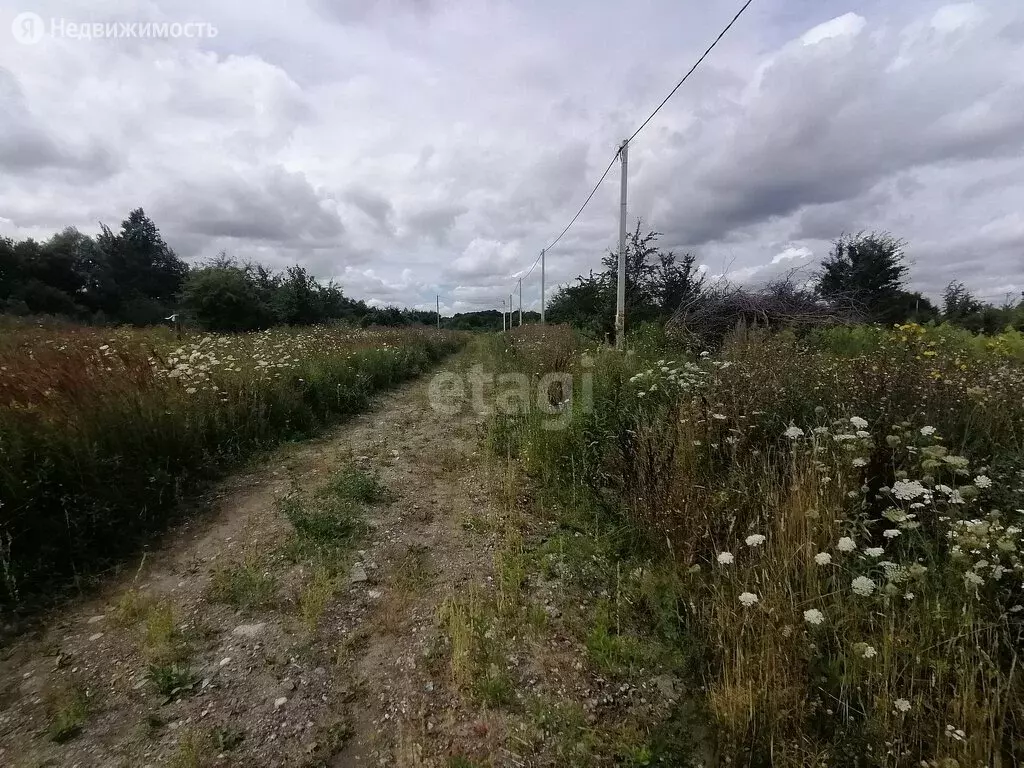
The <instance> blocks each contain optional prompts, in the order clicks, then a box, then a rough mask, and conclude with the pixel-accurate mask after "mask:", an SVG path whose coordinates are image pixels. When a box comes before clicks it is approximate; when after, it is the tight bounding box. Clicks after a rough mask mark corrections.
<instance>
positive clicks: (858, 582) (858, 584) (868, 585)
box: [851, 576, 875, 597]
mask: <svg viewBox="0 0 1024 768" xmlns="http://www.w3.org/2000/svg"><path fill="white" fill-rule="evenodd" d="M851 586H852V587H853V591H854V592H856V593H857V594H858V595H860V596H861V597H869V596H870V595H871V593H872V592H874V591H875V582H873V581H872V580H871V579H869V578H868V577H867V576H858V577H857V578H856V579H854V580H853V583H852V584H851Z"/></svg>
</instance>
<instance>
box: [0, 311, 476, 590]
mask: <svg viewBox="0 0 1024 768" xmlns="http://www.w3.org/2000/svg"><path fill="white" fill-rule="evenodd" d="M6 330H7V332H6V333H5V335H4V336H3V337H2V339H0V569H2V570H0V603H4V602H5V603H8V604H14V605H18V604H24V603H25V602H26V601H28V600H29V599H30V598H31V597H33V596H38V595H39V594H40V593H41V592H42V591H44V590H47V589H49V588H51V587H53V586H55V585H60V584H62V583H65V582H67V580H68V579H70V578H79V577H81V576H83V575H86V574H89V573H90V572H94V571H95V570H96V569H97V568H101V567H103V566H105V565H107V564H109V563H112V562H115V561H116V560H117V559H118V558H119V557H121V556H123V555H124V554H125V553H126V552H129V551H131V549H132V548H133V547H135V546H137V545H138V543H139V541H140V539H141V538H142V537H144V536H145V535H146V534H147V533H149V532H151V531H154V530H159V529H161V528H163V527H164V526H165V525H166V524H167V521H168V517H169V515H170V514H171V513H172V511H173V509H174V507H175V504H176V503H177V502H178V501H179V499H180V498H181V497H182V494H183V493H186V492H188V491H191V490H194V489H195V488H196V487H197V486H198V485H199V484H201V483H202V482H204V481H206V480H209V479H210V478H212V477H215V476H217V475H218V474H219V473H221V472H222V471H223V470H224V469H225V467H227V466H230V465H231V464H232V463H234V462H236V461H238V460H239V459H242V458H244V457H246V456H249V455H251V454H252V453H253V452H254V451H257V450H259V449H262V448H265V447H269V446H272V445H274V444H275V443H277V442H280V441H281V440H287V439H294V438H299V437H303V436H307V435H310V434H313V433H314V432H316V431H317V430H318V429H320V428H322V427H323V426H324V425H326V424H329V423H331V422H333V421H336V420H337V419H339V418H342V417H345V416H347V415H350V414H353V413H355V412H358V411H360V410H362V409H364V408H365V407H366V406H367V404H368V403H369V399H370V397H371V396H372V395H373V393H375V392H377V391H379V390H382V389H385V388H387V387H391V386H394V385H395V384H398V383H399V382H401V381H403V380H405V379H407V378H409V377H411V376H415V375H416V374H418V373H420V372H422V371H424V370H426V369H427V368H428V367H430V366H431V365H432V364H434V363H435V362H437V361H438V360H439V359H440V358H441V357H443V356H444V355H446V354H448V353H450V352H452V351H454V350H455V349H456V348H458V347H459V346H460V345H461V343H462V339H461V337H460V336H458V335H457V334H450V333H437V332H433V331H418V330H417V331H382V330H368V331H352V330H348V329H345V328H314V329H305V330H276V331H268V332H263V333H257V334H246V335H238V336H196V337H190V338H189V339H188V340H186V341H185V342H179V341H178V340H176V339H174V338H173V336H172V335H171V334H169V333H168V332H166V331H160V330H156V331H144V332H141V331H132V330H118V331H113V332H112V331H109V330H97V329H86V328H73V327H66V328H43V327H32V326H28V327H21V328H15V329H13V330H11V329H6Z"/></svg>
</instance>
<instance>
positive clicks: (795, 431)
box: [782, 427, 804, 440]
mask: <svg viewBox="0 0 1024 768" xmlns="http://www.w3.org/2000/svg"><path fill="white" fill-rule="evenodd" d="M782 434H783V435H785V436H786V437H788V438H789V439H790V440H796V439H798V438H801V437H803V436H804V431H803V430H802V429H800V427H790V428H789V429H787V430H786V431H785V432H783V433H782Z"/></svg>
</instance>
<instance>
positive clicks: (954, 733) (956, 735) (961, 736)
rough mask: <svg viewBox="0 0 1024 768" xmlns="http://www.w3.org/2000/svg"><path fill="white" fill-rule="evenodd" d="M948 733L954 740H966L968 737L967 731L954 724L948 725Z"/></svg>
mask: <svg viewBox="0 0 1024 768" xmlns="http://www.w3.org/2000/svg"><path fill="white" fill-rule="evenodd" d="M946 735H947V736H949V738H951V739H953V740H954V741H965V740H966V739H967V733H966V732H965V731H963V730H962V729H960V728H954V727H953V726H952V725H947V726H946Z"/></svg>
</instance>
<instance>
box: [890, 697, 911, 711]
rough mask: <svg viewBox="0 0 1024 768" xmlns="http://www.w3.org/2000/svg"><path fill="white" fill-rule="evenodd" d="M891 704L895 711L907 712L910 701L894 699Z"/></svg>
mask: <svg viewBox="0 0 1024 768" xmlns="http://www.w3.org/2000/svg"><path fill="white" fill-rule="evenodd" d="M892 705H893V706H894V707H895V708H896V711H897V712H909V711H910V702H909V701H907V700H906V699H896V701H894V702H893V703H892Z"/></svg>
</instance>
